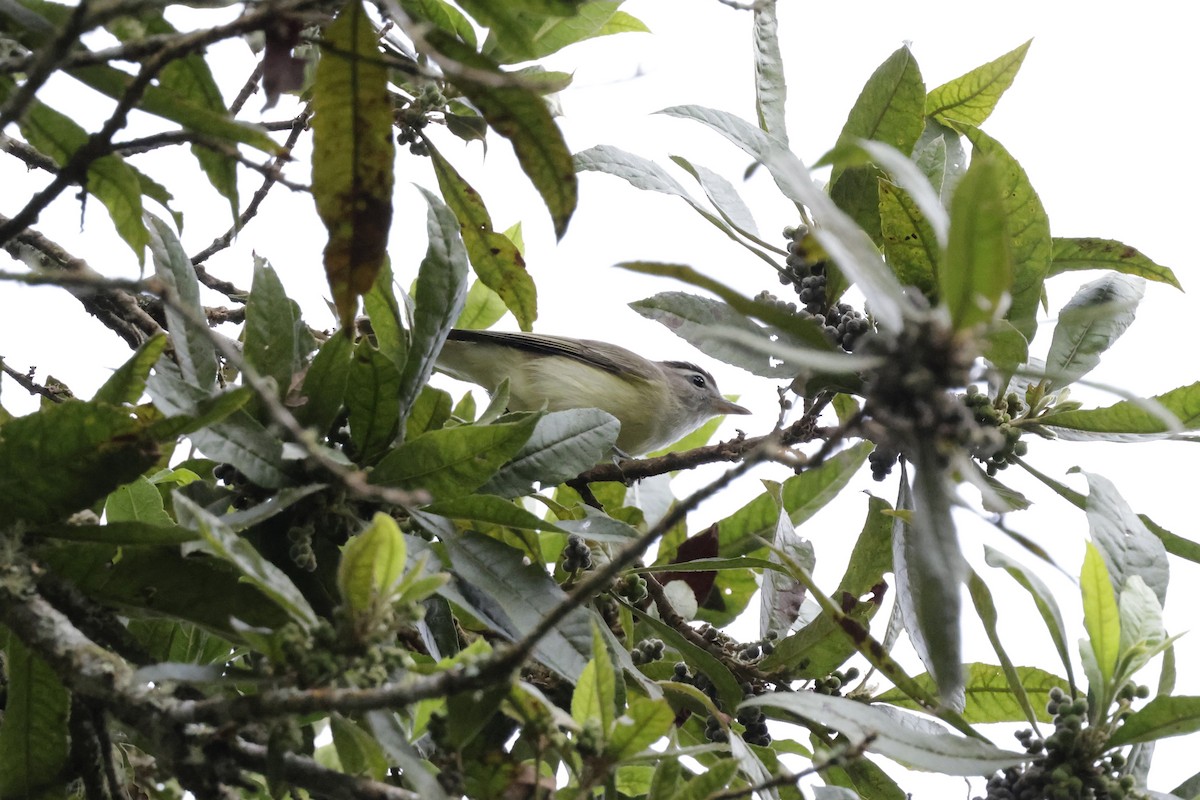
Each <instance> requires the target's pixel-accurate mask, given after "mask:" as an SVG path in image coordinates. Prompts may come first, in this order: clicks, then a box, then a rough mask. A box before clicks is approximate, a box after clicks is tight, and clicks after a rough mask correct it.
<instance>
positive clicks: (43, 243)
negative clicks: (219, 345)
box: [0, 214, 162, 348]
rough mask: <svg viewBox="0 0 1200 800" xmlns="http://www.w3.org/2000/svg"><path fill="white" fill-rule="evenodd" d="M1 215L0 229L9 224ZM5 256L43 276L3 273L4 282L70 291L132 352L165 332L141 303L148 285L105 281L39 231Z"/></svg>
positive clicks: (13, 242)
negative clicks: (37, 270)
mask: <svg viewBox="0 0 1200 800" xmlns="http://www.w3.org/2000/svg"><path fill="white" fill-rule="evenodd" d="M8 221H9V219H8V217H5V216H4V215H3V214H0V226H2V225H3V224H5V223H6V222H8ZM3 248H4V250H5V252H7V253H8V254H9V255H10V256H12V257H13V258H14V259H16V260H17V261H21V262H22V263H26V264H30V263H31V262H33V263H32V264H31V266H33V267H34V268H35V269H39V270H42V271H41V272H33V273H7V272H0V280H13V281H20V282H22V283H27V284H31V285H37V284H54V285H58V286H64V287H67V288H68V290H69V291H71V294H73V295H74V296H75V299H77V300H78V301H79V302H80V303H82V304H83V307H84V309H86V310H87V312H88V313H89V314H91V315H92V316H94V317H96V319H98V320H100V322H101V323H103V324H104V326H105V327H107V328H108V329H109V330H111V331H113V332H114V333H116V334H117V335H118V336H120V337H121V338H122V339H124V340H125V342H126V344H128V345H129V346H130V347H131V348H136V347H139V346H140V345H141V344H142V343H143V342H145V341H146V340H147V339H149V338H150V337H151V336H153V335H155V334H156V333H160V332H161V331H162V328H161V327H160V326H159V324H158V323H157V322H155V320H154V318H153V317H151V316H150V315H149V314H147V313H146V311H145V310H144V309H143V308H142V307H141V305H140V304H139V303H138V298H137V295H136V293H138V292H141V291H142V290H143V288H144V284H142V283H141V282H140V281H120V280H113V279H109V278H105V277H104V276H103V275H101V274H100V273H98V272H96V271H95V270H94V269H92V268H91V267H90V266H89V265H88V263H87V262H86V261H84V260H83V259H82V258H78V257H76V256H74V255H72V254H71V253H69V252H68V251H67V250H65V249H64V248H63V247H62V246H61V245H59V244H57V243H56V242H53V241H51V240H50V239H48V238H46V237H45V236H43V235H42V234H40V233H38V232H37V231H35V230H32V229H30V228H26V229H25V230H22V231H20V232H18V233H17V234H16V235H15V236H14V237H13V238H11V239H9V240H8V241H6V242H5V243H4V245H3Z"/></svg>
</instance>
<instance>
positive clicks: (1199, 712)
mask: <svg viewBox="0 0 1200 800" xmlns="http://www.w3.org/2000/svg"><path fill="white" fill-rule="evenodd" d="M1196 731H1200V697H1188V696H1183V695H1180V696H1175V697H1170V696H1168V695H1159V696H1158V697H1155V698H1154V699H1153V700H1151V701H1150V702H1149V703H1146V705H1145V706H1143V707H1142V708H1140V709H1138V710H1137V711H1134V712H1133V713H1132V714H1130V715H1129V716H1128V717H1126V718H1125V722H1124V723H1122V725H1121V727H1119V728H1117V730H1116V732H1114V733H1113V735H1112V736H1110V737H1109V739H1108V745H1109V746H1110V747H1124V746H1125V745H1127V744H1133V743H1135V742H1153V741H1155V740H1157V739H1165V738H1167V737H1168V736H1181V735H1183V734H1187V733H1195V732H1196Z"/></svg>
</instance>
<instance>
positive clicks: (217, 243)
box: [192, 109, 309, 300]
mask: <svg viewBox="0 0 1200 800" xmlns="http://www.w3.org/2000/svg"><path fill="white" fill-rule="evenodd" d="M308 118H309V111H308V109H305V110H304V111H303V112H302V113H301V114H300V115H299V116H297V117H296V118H295V119H294V120H292V131H291V133H289V134H288V138H287V141H286V142H284V144H283V149H282V151H281V152H280V154H279V155H278V156H276V157H275V161H274V166H275V167H276V169H278V168H279V167H282V166H283V164H284V163H286V162H287V160H288V159H289V158H290V156H289V155H288V154H289V153H291V150H292V148H293V147H295V146H296V142H297V141H298V140H299V139H300V134H301V133H303V132H304V131H305V130H306V129H307V128H308ZM276 183H277V178H276V177H274V176H273V174H272V173H264V178H263V184H262V186H260V187H259V188H258V191H257V192H255V193H254V197H252V198H250V202H249V204H247V206H246V210H245V211H243V212H242V214H241V216H240V217H238V221H237V223H236V224H235V225H234V226H233V227H231V228H230V229H229V230H227V231H226V232H225V233H224V234H222V235H221V236H218V237H217V238H216V239H214V240H213V242H212V244H210V245H209V246H208V247H206V248H204V249H203V250H201V251H200V252H199V253H197V254H196V255H194V256H192V264H193V265H195V266H196V274H197V276H200V275H201V274H204V275H207V273H202V272H201V269H200V264H202V263H204V262H205V261H207V260H208V259H209V258H210V257H212V256H213V255H214V254H215V253H219V252H220V251H222V250H224V249H225V248H226V247H229V245H230V244H232V243H233V239H234V237H235V236H237V233H238V231H240V230H241V229H242V228H243V227H245V225H246V223H247V222H249V221H250V220H251V219H253V218H254V216H255V215H256V214H257V213H258V208H259V206H261V205H262V202H263V200H265V199H266V197H267V192H269V191H271V187H272V186H274V185H275V184H276ZM201 280H203V278H201ZM205 285H206V286H208V287H209V288H210V289H214V290H216V291H219V292H221V293H222V294H225V296H226V297H229V298H230V299H233V300H236V299H239V297H245V293H244V292H242V293H241V294H240V295H234V294H231V293H229V292H228V291H226V290H225V289H224V288H220V287H218V286H215V285H210V284H208V283H205ZM225 286H226V287H227V286H228V284H226V285H225Z"/></svg>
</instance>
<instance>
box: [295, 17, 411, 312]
mask: <svg viewBox="0 0 1200 800" xmlns="http://www.w3.org/2000/svg"><path fill="white" fill-rule="evenodd" d="M387 81H388V73H387V68H386V67H385V66H384V64H383V61H382V59H381V58H380V56H379V50H378V48H377V47H376V32H375V28H374V26H373V25H372V24H371V21H370V19H369V18H368V16H367V12H366V9H365V8H364V7H363V5H362V3H361V2H359V1H358V0H350V2H348V3H347V4H346V5H345V7H344V8H343V9H342V10H341V12H339V13H338V16H337V19H335V20H334V22H333V24H331V25H330V26H329V27H328V28H326V29H325V36H324V38H323V40H322V44H321V61H320V63H318V64H317V76H316V81H315V82H314V84H313V111H314V117H313V186H312V189H313V196H314V198H315V199H316V203H317V213H318V214H320V216H321V221H322V222H324V223H325V227H326V228H327V229H328V231H329V241H328V244H326V246H325V274H326V277H327V278H328V280H329V288H330V291H331V292H332V293H333V301H334V304H335V305H336V306H337V310H338V317H339V318H340V319H341V322H342V326H343V327H345V328H347V329H348V328H349V327H350V323H351V322H353V320H354V314H355V312H356V311H357V310H358V298H359V296H361V295H363V294H366V292H367V291H368V290H369V289H370V288H371V286H372V284H373V283H374V282H375V276H376V274H377V273H378V272H379V269H380V267H381V266H382V264H383V260H384V258H386V256H387V239H388V229H389V228H390V227H391V224H392V183H393V170H392V161H393V157H394V153H395V146H394V144H393V142H392V104H391V100H390V98H389V96H388V90H387Z"/></svg>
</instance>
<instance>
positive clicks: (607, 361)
mask: <svg viewBox="0 0 1200 800" xmlns="http://www.w3.org/2000/svg"><path fill="white" fill-rule="evenodd" d="M436 366H437V368H438V370H439V371H441V372H443V373H445V374H447V375H449V376H450V377H452V378H457V379H459V380H463V381H467V382H469V383H475V384H478V385H480V386H482V387H483V388H485V389H486V390H487V391H488V392H489V393H491V394H494V393H495V391H496V390H497V388H499V386H500V384H501V382H503V381H504V379H505V378H507V379H508V386H509V399H508V408H509V410H510V411H538V410H540V409H543V408H545V409H548V410H550V411H563V410H566V409H572V408H599V409H600V410H602V411H606V412H608V413H609V414H612V415H613V416H614V417H616V418H617V420H618V421H619V422H620V423H621V430H620V433H619V434H618V436H617V441H616V448H617V450H619V451H620V452H621V453H622V454H626V455H630V456H639V455H644V454H646V453H649V452H652V451H654V450H660V449H662V448H664V447H666V446H667V445H669V444H672V443H674V442H676V441H678V440H679V439H680V438H681V437H682V436H684V435H685V434H688V433H690V432H692V431H694V430H695V429H696V428H698V427H700V425H701V424H703V423H704V422H706V421H707V420H709V419H712V418H713V417H716V416H720V415H722V414H750V413H751V412H750V410H749V409H747V408H744V407H742V406H740V405H738V404H737V403H734V402H732V401H730V400H726V399H725V398H724V397H722V396H721V393H720V392H719V391H718V390H717V382H716V381H715V380H714V379H713V376H712V375H711V374H709V373H708V372H707V371H706V370H704V369H703V368H701V367H699V366H697V365H695V364H692V363H690V362H687V361H651V360H650V359H648V358H643V357H642V356H639V355H638V354H637V353H634V352H632V351H630V350H627V349H625V348H624V347H620V346H618V345H615V344H609V343H607V342H600V341H596V340H594V339H572V338H569V337H566V336H551V335H547V334H540V333H515V332H503V331H480V330H465V329H459V328H455V329H452V330H451V331H450V332H449V335H448V337H447V340H446V342H445V343H444V345H443V346H442V350H441V353H440V355H439V356H438V358H437V361H436Z"/></svg>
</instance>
